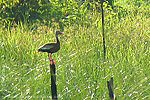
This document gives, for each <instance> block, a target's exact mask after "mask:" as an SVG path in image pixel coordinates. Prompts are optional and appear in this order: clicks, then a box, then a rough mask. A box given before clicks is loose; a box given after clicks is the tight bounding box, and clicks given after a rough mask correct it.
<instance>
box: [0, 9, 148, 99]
mask: <svg viewBox="0 0 150 100" xmlns="http://www.w3.org/2000/svg"><path fill="white" fill-rule="evenodd" d="M132 8H133V7H132ZM132 10H133V12H134V11H135V10H136V9H134V8H133V9H132ZM146 11H147V8H146V9H144V8H142V7H141V8H139V9H138V12H137V14H136V15H132V13H131V14H128V15H127V16H124V17H122V18H121V19H117V18H116V17H110V20H109V19H108V20H106V22H105V23H106V24H105V26H106V48H107V54H106V62H104V63H103V54H102V51H103V45H102V35H101V24H100V23H101V22H100V21H99V19H100V18H99V17H100V15H99V14H98V13H96V14H95V15H94V14H92V15H90V16H91V18H92V20H90V21H89V23H90V24H91V25H90V26H88V27H87V26H81V25H77V24H73V25H70V26H68V27H66V28H65V29H64V35H63V36H60V37H59V38H60V41H61V49H60V51H59V52H57V53H55V54H53V56H52V57H53V59H55V60H56V66H57V67H56V71H57V72H56V73H57V76H56V78H57V81H56V82H57V89H58V98H59V99H62V100H64V99H66V100H82V99H84V100H85V99H86V100H90V99H93V100H95V99H96V100H100V99H102V100H108V99H109V95H108V90H107V80H109V79H110V77H112V76H113V77H114V87H115V91H114V92H115V95H116V96H117V99H118V100H123V99H126V100H135V99H138V100H142V99H144V100H147V99H149V96H150V93H149V91H150V88H149V85H150V84H149V83H150V75H149V73H150V72H149V70H150V68H149V66H150V61H149V58H150V40H149V38H150V31H149V30H150V24H149V23H150V19H149V17H148V14H147V13H146ZM143 13H144V15H143ZM108 17H109V16H108ZM87 22H88V21H87ZM37 26H38V28H37V30H36V31H35V30H32V28H33V27H34V25H31V26H30V27H27V26H26V25H22V24H21V25H18V26H17V27H14V28H10V29H9V28H8V29H3V28H0V36H1V38H0V44H1V46H0V49H1V51H0V54H1V59H0V65H1V70H0V72H1V84H0V87H1V88H0V94H1V96H0V98H1V99H27V100H28V99H37V100H38V99H49V98H51V93H50V92H51V90H50V89H51V88H50V71H49V64H50V62H49V61H48V59H47V53H38V52H37V50H38V48H39V47H40V46H41V45H43V44H44V43H47V42H54V41H55V33H54V32H55V31H56V29H57V27H56V29H55V30H54V29H52V28H50V27H47V26H44V25H40V24H39V25H37Z"/></svg>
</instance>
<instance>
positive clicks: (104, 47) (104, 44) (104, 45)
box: [101, 0, 106, 61]
mask: <svg viewBox="0 0 150 100" xmlns="http://www.w3.org/2000/svg"><path fill="white" fill-rule="evenodd" d="M103 2H104V0H101V9H102V35H103V49H104V61H105V56H106V43H105V34H104V10H103Z"/></svg>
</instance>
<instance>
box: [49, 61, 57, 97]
mask: <svg viewBox="0 0 150 100" xmlns="http://www.w3.org/2000/svg"><path fill="white" fill-rule="evenodd" d="M55 73H56V68H55V62H54V60H53V59H52V63H51V64H50V74H51V94H52V100H57V86H56V74H55Z"/></svg>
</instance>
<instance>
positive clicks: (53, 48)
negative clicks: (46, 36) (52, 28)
mask: <svg viewBox="0 0 150 100" xmlns="http://www.w3.org/2000/svg"><path fill="white" fill-rule="evenodd" d="M59 34H63V33H61V32H60V31H56V43H48V44H45V45H44V46H42V47H41V48H40V49H38V52H47V53H48V58H49V60H50V62H51V64H53V61H52V53H55V52H57V51H58V50H59V49H60V42H59V40H58V35H59ZM49 53H50V56H49ZM54 64H55V61H54Z"/></svg>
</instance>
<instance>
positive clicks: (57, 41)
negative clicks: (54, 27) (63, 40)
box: [56, 35, 60, 43]
mask: <svg viewBox="0 0 150 100" xmlns="http://www.w3.org/2000/svg"><path fill="white" fill-rule="evenodd" d="M56 43H60V42H59V40H58V35H56Z"/></svg>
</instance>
